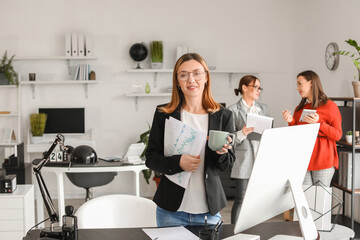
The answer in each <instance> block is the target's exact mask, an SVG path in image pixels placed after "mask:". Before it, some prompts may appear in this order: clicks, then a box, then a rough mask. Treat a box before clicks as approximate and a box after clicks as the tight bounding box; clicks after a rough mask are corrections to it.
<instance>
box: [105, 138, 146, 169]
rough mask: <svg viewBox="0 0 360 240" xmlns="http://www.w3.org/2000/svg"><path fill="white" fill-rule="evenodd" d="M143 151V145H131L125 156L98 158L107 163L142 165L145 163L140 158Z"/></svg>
mask: <svg viewBox="0 0 360 240" xmlns="http://www.w3.org/2000/svg"><path fill="white" fill-rule="evenodd" d="M144 149H145V144H144V143H132V144H131V145H130V146H129V148H128V150H127V152H126V154H125V156H124V157H121V158H118V157H103V158H99V159H101V160H104V161H107V162H120V163H121V165H134V164H142V163H145V161H143V160H142V159H141V158H140V156H141V154H142V153H143V151H144Z"/></svg>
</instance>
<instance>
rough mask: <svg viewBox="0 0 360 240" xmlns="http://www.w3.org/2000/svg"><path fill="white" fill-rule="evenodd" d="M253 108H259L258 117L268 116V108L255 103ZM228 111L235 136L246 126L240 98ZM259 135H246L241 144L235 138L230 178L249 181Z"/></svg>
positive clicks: (243, 107)
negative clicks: (232, 121)
mask: <svg viewBox="0 0 360 240" xmlns="http://www.w3.org/2000/svg"><path fill="white" fill-rule="evenodd" d="M255 106H257V107H259V108H260V109H261V110H260V112H259V115H262V116H269V108H268V106H267V105H266V104H262V103H258V102H255ZM228 109H229V110H231V111H232V112H233V116H234V124H235V134H236V132H237V131H241V129H242V128H243V127H244V125H246V111H245V106H244V104H243V103H242V98H241V99H240V100H239V101H238V102H237V103H235V104H233V105H231V106H229V107H228ZM260 138H261V135H260V134H258V133H250V134H249V135H247V138H246V139H244V140H243V141H242V142H240V141H239V139H237V138H236V142H235V157H236V160H235V163H234V166H233V168H232V170H231V177H232V178H240V179H249V178H250V173H251V170H252V168H253V164H254V160H255V152H256V150H257V149H254V146H253V145H254V141H259V140H260Z"/></svg>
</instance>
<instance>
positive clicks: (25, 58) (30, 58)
mask: <svg viewBox="0 0 360 240" xmlns="http://www.w3.org/2000/svg"><path fill="white" fill-rule="evenodd" d="M96 59H97V57H95V56H88V57H87V56H82V57H80V56H78V57H66V56H48V57H46V56H19V57H15V58H14V61H60V60H66V61H67V67H68V73H69V74H70V73H71V72H70V68H71V60H76V61H78V60H96Z"/></svg>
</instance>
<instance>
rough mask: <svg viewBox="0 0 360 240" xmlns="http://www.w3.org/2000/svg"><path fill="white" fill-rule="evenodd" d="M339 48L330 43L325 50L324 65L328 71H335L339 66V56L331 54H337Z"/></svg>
mask: <svg viewBox="0 0 360 240" xmlns="http://www.w3.org/2000/svg"><path fill="white" fill-rule="evenodd" d="M338 51H339V47H338V45H337V44H336V43H334V42H331V43H329V44H328V45H327V46H326V50H325V64H326V67H327V68H328V69H329V70H332V71H334V70H336V69H337V67H338V65H339V60H340V56H339V55H333V52H338Z"/></svg>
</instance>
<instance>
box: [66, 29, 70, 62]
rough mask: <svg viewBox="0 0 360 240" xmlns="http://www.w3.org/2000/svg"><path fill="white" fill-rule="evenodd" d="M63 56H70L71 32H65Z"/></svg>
mask: <svg viewBox="0 0 360 240" xmlns="http://www.w3.org/2000/svg"><path fill="white" fill-rule="evenodd" d="M65 56H66V57H71V34H70V33H66V34H65Z"/></svg>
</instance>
